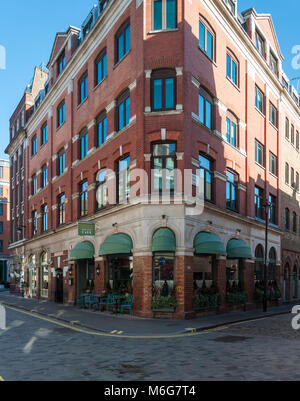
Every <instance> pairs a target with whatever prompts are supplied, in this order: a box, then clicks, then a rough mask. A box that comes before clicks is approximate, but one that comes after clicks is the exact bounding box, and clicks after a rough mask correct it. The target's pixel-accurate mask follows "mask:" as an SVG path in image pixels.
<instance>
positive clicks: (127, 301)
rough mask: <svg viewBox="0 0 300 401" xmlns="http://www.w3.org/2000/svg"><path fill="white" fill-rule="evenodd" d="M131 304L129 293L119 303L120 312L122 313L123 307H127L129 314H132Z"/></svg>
mask: <svg viewBox="0 0 300 401" xmlns="http://www.w3.org/2000/svg"><path fill="white" fill-rule="evenodd" d="M132 306H133V295H131V296H130V297H129V298H127V299H125V300H124V303H121V305H120V313H121V314H123V312H124V309H129V311H130V315H132Z"/></svg>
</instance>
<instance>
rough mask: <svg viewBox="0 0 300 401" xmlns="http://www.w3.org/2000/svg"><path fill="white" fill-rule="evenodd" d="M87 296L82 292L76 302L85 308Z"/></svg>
mask: <svg viewBox="0 0 300 401" xmlns="http://www.w3.org/2000/svg"><path fill="white" fill-rule="evenodd" d="M85 297H86V294H84V293H82V294H80V295H79V296H78V297H77V299H76V304H77V305H79V306H80V307H81V308H84V305H85Z"/></svg>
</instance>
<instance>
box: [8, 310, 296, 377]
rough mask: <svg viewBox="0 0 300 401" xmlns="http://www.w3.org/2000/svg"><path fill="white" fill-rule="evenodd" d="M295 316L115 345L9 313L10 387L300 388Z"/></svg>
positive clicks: (120, 340)
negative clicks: (194, 383) (200, 383)
mask: <svg viewBox="0 0 300 401" xmlns="http://www.w3.org/2000/svg"><path fill="white" fill-rule="evenodd" d="M291 319H292V315H282V316H276V317H268V318H266V319H264V320H258V321H253V322H248V323H238V324H237V323H236V324H234V325H232V326H229V327H228V328H226V327H224V328H220V329H215V330H214V329H212V330H210V331H205V332H200V333H195V334H194V335H182V336H179V335H173V336H172V335H169V336H165V338H159V339H158V338H156V339H153V338H148V339H143V338H126V337H119V338H117V337H110V336H107V335H106V334H103V333H102V334H101V333H93V332H89V331H88V330H86V331H85V330H83V329H82V330H81V331H74V330H73V329H72V327H71V326H70V328H69V327H67V326H69V325H63V324H62V323H61V322H58V321H54V320H53V321H49V320H46V318H43V317H39V316H37V315H36V316H33V315H30V314H28V313H27V312H24V311H16V310H12V309H10V308H8V309H7V329H6V330H5V331H1V332H0V355H1V368H0V376H2V378H3V379H4V380H8V381H9V380H23V381H26V380H118V381H119V380H121V381H122V380H126V381H127V380H130V381H133V380H154V381H161V380H172V381H174V380H176V381H178V380H299V379H300V374H299V370H298V366H299V353H300V333H299V332H298V331H294V330H293V329H292V327H291Z"/></svg>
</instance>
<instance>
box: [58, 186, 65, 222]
mask: <svg viewBox="0 0 300 401" xmlns="http://www.w3.org/2000/svg"><path fill="white" fill-rule="evenodd" d="M62 199H63V200H64V201H63V202H62V201H61V200H62ZM64 224H66V195H65V193H61V194H59V195H58V197H57V226H58V227H60V226H62V225H64Z"/></svg>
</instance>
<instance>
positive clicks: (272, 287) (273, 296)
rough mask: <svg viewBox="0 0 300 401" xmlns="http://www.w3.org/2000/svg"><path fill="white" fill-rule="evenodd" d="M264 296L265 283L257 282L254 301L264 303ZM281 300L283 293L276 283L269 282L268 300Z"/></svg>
mask: <svg viewBox="0 0 300 401" xmlns="http://www.w3.org/2000/svg"><path fill="white" fill-rule="evenodd" d="M263 296H264V282H263V281H257V282H256V283H255V291H254V299H255V301H257V302H262V300H263ZM279 299H281V291H280V289H279V288H278V285H277V282H276V281H269V282H268V286H267V300H268V301H276V302H278V300H279Z"/></svg>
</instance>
